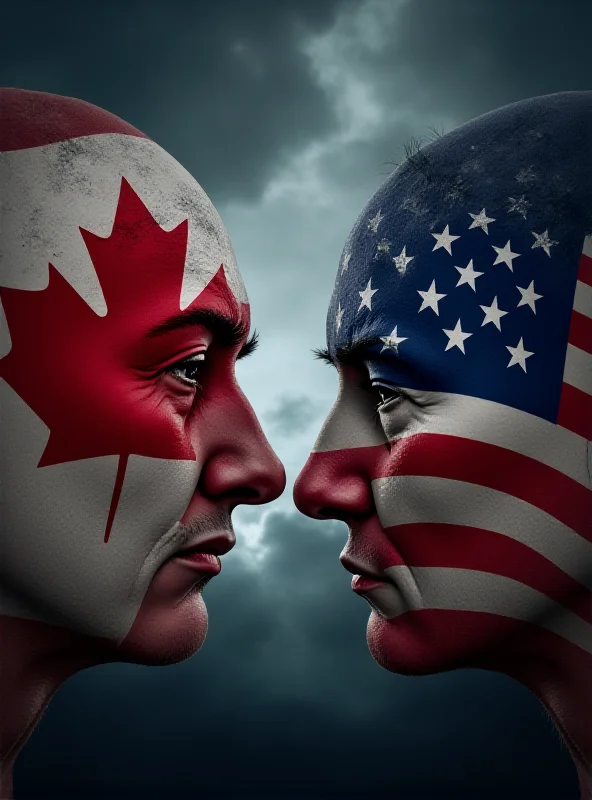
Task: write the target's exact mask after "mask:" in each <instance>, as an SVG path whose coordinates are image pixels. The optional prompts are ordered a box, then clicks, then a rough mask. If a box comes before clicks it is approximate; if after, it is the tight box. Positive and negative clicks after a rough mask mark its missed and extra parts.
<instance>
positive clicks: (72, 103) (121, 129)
mask: <svg viewBox="0 0 592 800" xmlns="http://www.w3.org/2000/svg"><path fill="white" fill-rule="evenodd" d="M0 108H1V109H2V125H1V126H0V151H5V152H6V151H8V150H24V149H26V148H28V147H40V146H41V145H46V144H53V143H54V142H63V141H66V140H67V139H73V138H75V137H77V136H91V135H93V134H98V133H125V134H127V135H128V136H139V137H141V138H143V139H146V138H148V137H147V136H146V135H145V134H144V133H141V132H140V131H139V130H137V128H134V127H133V125H130V124H129V123H128V122H125V120H123V119H120V118H119V117H116V116H115V114H111V113H110V112H109V111H105V109H103V108H99V107H98V106H95V105H93V104H92V103H87V102H86V101H85V100H78V98H76V97H63V96H61V95H58V94H49V93H47V92H33V91H29V90H28V89H13V88H2V89H0Z"/></svg>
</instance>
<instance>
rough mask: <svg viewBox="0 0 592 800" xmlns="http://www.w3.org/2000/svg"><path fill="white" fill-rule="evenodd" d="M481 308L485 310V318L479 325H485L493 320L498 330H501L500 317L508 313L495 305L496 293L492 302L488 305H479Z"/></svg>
mask: <svg viewBox="0 0 592 800" xmlns="http://www.w3.org/2000/svg"><path fill="white" fill-rule="evenodd" d="M480 308H481V310H482V311H484V312H485V319H484V320H483V322H482V323H481V327H483V326H484V325H487V323H488V322H493V324H494V325H495V327H496V328H497V329H498V331H501V329H502V326H501V324H500V319H501V318H502V317H503V316H505V315H506V314H508V313H509V312H508V311H501V310H500V309H499V308H498V307H497V295H496V296H495V297H494V298H493V303H492V304H491V305H490V306H480Z"/></svg>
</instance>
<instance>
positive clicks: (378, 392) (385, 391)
mask: <svg viewBox="0 0 592 800" xmlns="http://www.w3.org/2000/svg"><path fill="white" fill-rule="evenodd" d="M371 390H372V392H373V393H374V396H375V397H377V403H376V410H377V411H380V409H381V408H382V407H383V406H386V405H387V403H390V402H391V401H392V400H397V399H400V398H401V397H403V393H402V392H400V391H398V390H397V389H395V388H394V387H392V386H387V385H386V384H384V383H373V384H371Z"/></svg>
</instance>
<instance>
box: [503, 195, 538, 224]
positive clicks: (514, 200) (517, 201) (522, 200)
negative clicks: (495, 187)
mask: <svg viewBox="0 0 592 800" xmlns="http://www.w3.org/2000/svg"><path fill="white" fill-rule="evenodd" d="M508 200H509V201H510V202H509V204H508V214H509V213H510V212H512V211H515V212H516V213H517V214H520V215H521V216H522V217H524V219H526V211H527V209H529V208H530V207H531V205H532V203H529V202H528V200H527V199H526V195H523V194H522V195H520V197H508Z"/></svg>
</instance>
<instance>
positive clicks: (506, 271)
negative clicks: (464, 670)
mask: <svg viewBox="0 0 592 800" xmlns="http://www.w3.org/2000/svg"><path fill="white" fill-rule="evenodd" d="M591 141H592V93H591V92H572V93H564V94H557V95H550V96H547V97H540V98H534V99H531V100H527V101H524V102H520V103H516V104H513V105H511V106H508V107H505V108H502V109H499V110H497V111H494V112H491V113H489V114H486V115H484V116H482V117H480V118H478V119H476V120H473V121H471V122H469V123H467V124H465V125H463V126H461V127H460V128H458V129H457V130H455V131H453V132H451V133H449V134H447V135H446V136H443V137H441V138H439V139H437V140H436V141H434V142H432V143H431V144H429V145H428V146H426V147H425V148H423V149H420V150H419V151H418V152H417V153H415V154H414V155H412V156H411V157H410V159H409V160H408V161H407V162H406V163H404V164H403V165H401V166H400V167H399V168H398V169H397V170H396V171H395V172H394V173H393V174H392V175H391V176H390V177H389V178H388V179H387V180H386V181H385V183H384V184H383V185H382V186H381V187H380V189H379V190H378V191H377V192H376V194H375V195H374V196H373V197H372V198H371V199H370V201H369V202H368V204H367V205H366V207H365V209H364V210H363V212H362V214H361V215H360V217H359V218H358V220H357V222H356V224H355V226H354V228H353V230H352V232H351V234H350V236H349V239H348V241H347V243H346V246H345V248H344V251H343V255H342V258H341V262H340V265H339V269H338V273H337V278H336V281H335V288H334V292H333V297H332V299H331V304H330V307H329V312H328V317H327V342H328V349H327V351H326V353H325V356H324V357H325V358H326V359H327V360H328V361H330V363H332V364H334V365H335V366H336V367H337V369H338V371H339V378H340V388H339V396H338V398H337V401H336V403H335V405H334V407H333V409H332V410H331V412H330V414H329V417H328V418H327V420H326V422H325V424H324V427H323V429H322V431H321V434H320V435H319V438H318V440H317V442H316V444H315V447H314V451H313V453H312V454H311V456H310V459H309V461H308V462H307V464H306V466H305V467H304V469H303V471H302V473H301V474H300V476H299V479H298V481H297V484H296V488H295V493H294V497H295V501H296V504H297V505H298V507H299V508H300V510H301V511H303V512H304V513H306V514H308V515H310V516H313V517H317V518H329V517H333V518H337V519H342V520H344V521H345V522H346V523H347V524H348V526H349V528H350V535H349V541H348V544H347V546H346V548H345V550H344V552H343V553H342V556H341V560H342V562H343V564H344V566H345V567H346V568H347V569H348V570H350V571H351V572H352V573H354V578H353V580H352V588H353V589H354V591H355V592H357V593H359V594H361V595H362V596H363V597H365V598H366V599H367V600H368V601H369V603H370V605H371V606H372V608H373V611H372V613H371V616H370V620H369V625H368V643H369V647H370V649H371V652H372V653H373V655H374V656H375V658H376V659H377V660H378V661H379V662H380V663H381V664H382V665H383V666H384V667H386V668H387V669H390V670H393V671H395V672H401V673H408V674H422V673H433V672H438V671H441V670H446V669H451V668H456V667H459V666H471V665H473V666H476V665H479V666H485V667H489V668H500V669H501V668H503V669H504V670H506V671H508V672H510V673H511V674H514V675H516V674H517V671H518V668H517V664H518V663H519V662H520V663H521V664H522V665H528V664H529V661H528V658H525V657H524V655H525V653H526V652H527V651H528V648H529V647H530V648H531V654H532V653H533V652H534V651H535V650H536V651H537V652H538V654H539V656H544V654H547V655H549V654H553V657H554V658H555V661H556V663H557V664H561V673H562V674H563V675H564V677H565V676H566V675H567V673H568V672H569V669H570V668H571V667H572V666H573V665H576V664H578V665H582V668H583V669H584V670H587V674H588V676H589V677H590V676H591V675H592V671H591V668H592V603H591V594H590V591H591V589H592V491H591V477H590V470H591V462H590V447H591V444H590V440H591V439H592V237H591V236H590V234H591V233H592V159H591V158H590V142H591ZM518 642H520V647H517V644H518ZM535 643H536V645H535ZM506 656H507V659H506ZM542 660H543V659H541V663H542ZM494 664H495V666H493V665H494ZM502 664H503V666H502ZM531 666H532V663H531ZM525 673H526V674H524V675H522V676H521V677H522V679H524V681H525V682H526V683H530V685H531V686H532V685H534V684H536V681H535V680H534V678H532V674H533V672H532V671H531V672H529V671H528V669H526V668H525ZM587 686H588V690H587V693H588V697H587V701H588V706H587V707H588V709H589V710H592V708H590V705H589V703H590V692H591V690H590V686H592V682H589V683H588V684H587ZM588 722H590V718H589V719H588ZM588 729H589V730H592V724H589V726H588Z"/></svg>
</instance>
